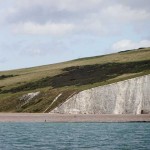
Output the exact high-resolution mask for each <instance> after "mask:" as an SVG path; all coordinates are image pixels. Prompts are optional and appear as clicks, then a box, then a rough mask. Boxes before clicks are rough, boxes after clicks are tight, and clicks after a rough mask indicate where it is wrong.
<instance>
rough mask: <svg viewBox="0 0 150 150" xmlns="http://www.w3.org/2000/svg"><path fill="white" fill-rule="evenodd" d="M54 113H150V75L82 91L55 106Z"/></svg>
mask: <svg viewBox="0 0 150 150" xmlns="http://www.w3.org/2000/svg"><path fill="white" fill-rule="evenodd" d="M52 113H65V114H69V113H70V114H141V113H150V75H146V76H142V77H138V78H133V79H129V80H125V81H121V82H118V83H114V84H110V85H106V86H101V87H96V88H92V89H89V90H85V91H82V92H80V93H78V94H76V95H74V96H73V97H71V98H70V99H68V100H67V101H66V102H65V103H63V104H62V105H61V106H59V107H57V108H55V109H54V110H53V111H52Z"/></svg>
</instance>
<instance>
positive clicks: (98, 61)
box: [0, 48, 150, 112]
mask: <svg viewBox="0 0 150 150" xmlns="http://www.w3.org/2000/svg"><path fill="white" fill-rule="evenodd" d="M146 74H150V48H143V49H137V50H129V51H123V52H119V53H114V54H109V55H103V56H96V57H89V58H81V59H76V60H73V61H68V62H64V63H58V64H52V65H45V66H41V67H33V68H26V69H19V70H12V71H3V72H0V112H16V111H17V112H49V111H50V110H51V109H53V108H55V107H56V106H57V105H59V104H61V103H63V102H64V101H65V100H66V99H67V98H68V97H69V96H70V95H72V94H74V93H77V92H79V91H82V90H85V89H89V88H92V87H96V86H102V85H106V84H109V83H114V82H118V81H122V80H125V79H130V78H134V77H137V76H142V75H146ZM36 91H40V95H38V96H37V97H35V98H34V99H33V100H32V101H30V102H29V103H26V104H25V105H23V104H22V102H21V101H20V97H22V95H24V94H26V93H30V92H36ZM60 93H62V95H61V96H60V97H59V98H58V100H56V101H55V102H54V103H53V100H54V99H55V98H56V97H57V96H58V95H59V94H60Z"/></svg>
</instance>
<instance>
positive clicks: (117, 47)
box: [112, 40, 150, 51]
mask: <svg viewBox="0 0 150 150" xmlns="http://www.w3.org/2000/svg"><path fill="white" fill-rule="evenodd" d="M140 47H150V40H141V41H138V42H134V41H131V40H121V41H118V42H116V43H114V44H113V45H112V49H113V51H123V50H130V49H138V48H140Z"/></svg>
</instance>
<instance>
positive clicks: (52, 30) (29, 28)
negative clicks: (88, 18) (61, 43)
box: [12, 22, 74, 35]
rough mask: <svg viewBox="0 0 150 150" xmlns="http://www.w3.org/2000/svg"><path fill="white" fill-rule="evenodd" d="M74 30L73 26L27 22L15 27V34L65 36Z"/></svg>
mask: <svg viewBox="0 0 150 150" xmlns="http://www.w3.org/2000/svg"><path fill="white" fill-rule="evenodd" d="M73 29H74V25H73V24H65V23H64V24H63V23H60V24H56V23H49V22H48V23H46V24H37V23H33V22H26V23H20V24H15V25H13V29H12V31H13V33H20V34H33V35H34V34H44V35H64V34H67V33H69V32H71V31H72V30H73Z"/></svg>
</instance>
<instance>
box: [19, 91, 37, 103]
mask: <svg viewBox="0 0 150 150" xmlns="http://www.w3.org/2000/svg"><path fill="white" fill-rule="evenodd" d="M39 94H40V92H35V93H28V94H25V95H23V96H22V97H21V98H20V101H21V102H22V103H23V104H25V103H28V102H29V101H31V100H32V99H33V98H34V97H36V96H38V95H39Z"/></svg>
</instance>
